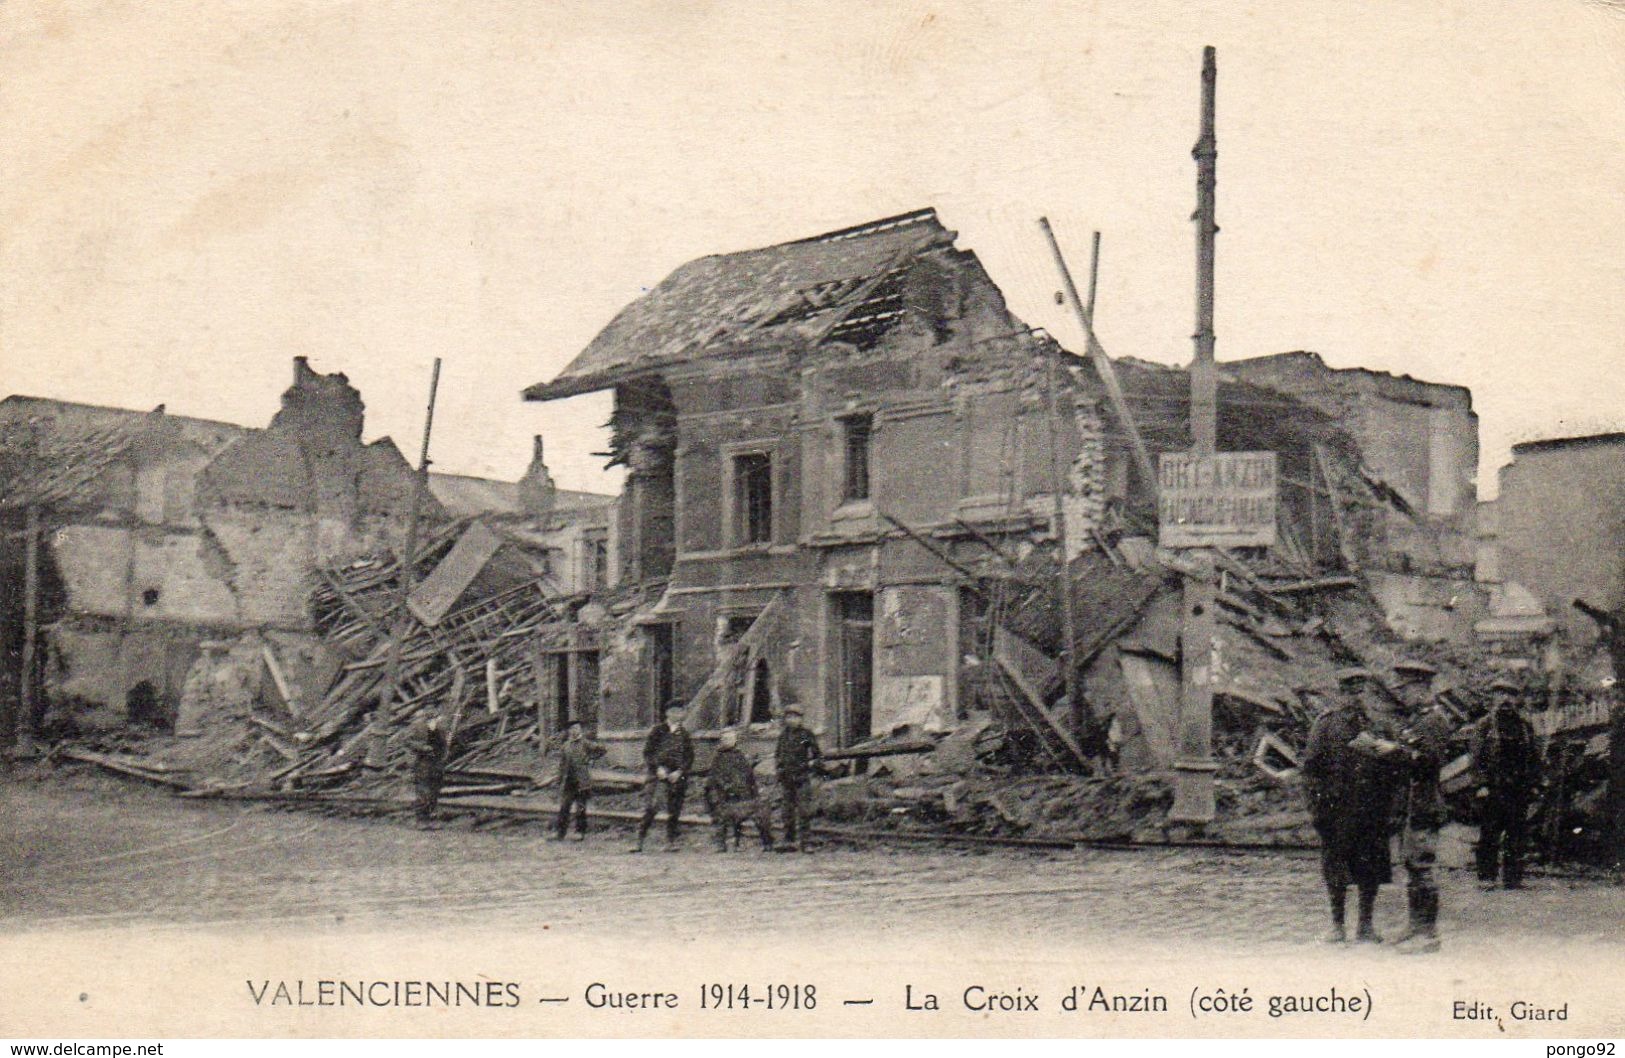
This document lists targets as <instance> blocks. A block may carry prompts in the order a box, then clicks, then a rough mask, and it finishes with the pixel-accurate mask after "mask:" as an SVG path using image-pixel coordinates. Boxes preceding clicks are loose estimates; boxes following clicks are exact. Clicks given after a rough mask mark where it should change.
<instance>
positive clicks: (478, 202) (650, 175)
mask: <svg viewBox="0 0 1625 1058" xmlns="http://www.w3.org/2000/svg"><path fill="white" fill-rule="evenodd" d="M1204 44H1214V45H1216V46H1217V47H1218V49H1219V97H1218V98H1219V223H1220V226H1221V228H1222V229H1223V230H1222V233H1221V235H1220V236H1219V263H1218V325H1217V329H1218V336H1219V342H1218V350H1219V357H1220V359H1221V361H1222V360H1224V359H1233V358H1239V357H1243V356H1253V355H1259V354H1263V353H1271V352H1281V351H1286V350H1291V349H1300V348H1307V349H1314V350H1317V351H1319V352H1321V353H1322V354H1323V355H1324V356H1325V357H1326V358H1327V360H1328V361H1330V362H1331V363H1332V364H1334V365H1337V366H1366V367H1371V368H1376V369H1381V370H1389V371H1394V372H1404V373H1409V374H1413V375H1415V376H1417V377H1421V378H1426V379H1430V380H1437V381H1448V382H1456V383H1461V384H1465V385H1468V386H1470V387H1471V388H1472V390H1473V393H1474V399H1475V405H1476V407H1477V409H1478V411H1479V414H1480V416H1481V426H1482V442H1483V449H1484V468H1485V469H1486V470H1487V471H1490V472H1491V473H1490V480H1486V479H1485V477H1484V476H1481V484H1482V485H1490V486H1492V485H1493V481H1492V476H1493V468H1494V467H1496V466H1497V465H1499V464H1500V463H1502V462H1504V461H1505V459H1506V457H1507V449H1508V447H1509V445H1510V444H1511V443H1512V442H1514V441H1518V440H1525V439H1530V438H1534V437H1542V436H1559V435H1563V434H1574V433H1589V432H1595V431H1600V430H1606V429H1622V428H1625V410H1622V407H1625V402H1622V400H1621V397H1622V395H1625V382H1622V381H1621V378H1622V372H1621V370H1620V364H1621V360H1622V356H1625V254H1622V252H1621V250H1622V247H1625V7H1622V6H1621V5H1620V4H1617V3H1604V2H1600V0H1593V2H1584V0H1531V2H1524V3H1519V2H1516V0H1508V2H1502V3H1494V4H1486V3H1482V2H1478V0H1455V2H1449V0H1417V2H1400V0H1388V2H1382V3H1375V4H1361V3H1344V4H1326V3H1320V2H1313V3H1279V4H1271V3H1231V4H1223V5H1220V4H1209V3H1186V2H1172V0H1170V2H1162V3H1159V2H1135V3H1124V4H1115V3H1108V2H1097V3H1054V4H1046V3H1037V2H1015V0H1011V2H1005V3H995V2H988V3H968V2H957V3H935V4H933V3H923V2H917V0H907V2H897V3H889V4H870V3H857V2H845V3H842V2H826V3H819V4H796V5H789V4H770V3H748V2H734V3H727V2H711V3H704V2H695V3H686V4H667V3H653V2H651V3H642V4H638V3H623V4H588V3H579V4H577V3H551V4H532V3H513V4H488V3H482V4H460V3H422V4H405V3H388V2H367V3H355V4H335V3H322V2H305V3H287V2H275V0H254V2H250V3H229V2H220V0H215V2H211V3H209V4H206V5H196V6H195V7H193V9H192V10H190V12H188V11H185V10H182V9H181V6H180V5H168V4H151V5H145V4H133V3H132V4H120V3H107V4H67V5H59V4H55V3H21V2H17V0H13V2H10V3H7V4H5V5H4V7H0V69H4V71H5V77H4V81H3V83H0V144H4V145H5V147H4V150H3V151H0V254H3V257H0V269H3V270H0V276H3V279H4V289H3V292H0V373H3V374H0V392H23V393H31V394H35V395H40V396H49V397H59V398H63V399H71V400H81V401H87V402H93V403H107V404H117V405H124V406H130V407H137V408H145V407H151V406H152V405H155V404H158V403H159V402H164V403H166V404H167V405H168V408H169V410H170V411H171V412H175V413H181V414H191V415H198V416H204V417H209V418H221V419H227V420H232V421H238V422H243V423H247V424H250V425H259V424H263V423H264V422H266V421H268V420H269V418H270V416H271V414H272V413H273V412H274V410H275V408H276V405H277V398H278V396H279V394H280V392H281V391H282V389H283V388H284V387H285V386H286V385H287V382H288V380H289V378H290V377H291V366H290V363H289V361H290V359H291V357H293V356H295V355H298V354H304V355H308V356H310V357H311V359H312V363H313V365H314V366H315V367H317V368H318V369H320V370H325V371H335V370H342V371H344V372H345V373H347V374H348V375H349V376H350V378H351V380H352V381H353V382H354V383H355V384H356V385H357V386H358V387H359V388H360V390H361V392H362V395H363V398H364V399H365V400H366V402H367V406H368V426H367V432H368V436H369V438H370V437H374V436H380V435H383V434H389V435H391V436H393V437H395V438H396V440H397V441H398V442H399V443H400V445H401V447H402V449H403V450H405V451H407V452H408V453H409V454H410V453H415V450H416V447H417V442H418V435H419V432H420V431H421V428H422V414H423V402H424V396H425V389H426V386H427V380H428V374H429V364H430V362H431V360H432V359H433V358H434V357H435V356H437V355H438V356H442V357H444V358H445V362H446V363H445V368H444V374H443V376H442V394H441V404H440V409H439V412H438V414H437V418H436V433H435V445H434V454H435V457H436V464H437V468H438V469H440V470H446V471H454V472H460V473H472V474H480V475H488V476H497V477H503V478H508V479H512V478H514V477H516V476H517V475H518V474H519V473H520V471H521V470H522V468H523V467H524V465H525V463H526V462H527V461H528V458H529V453H530V442H529V438H530V435H531V434H533V433H537V432H541V433H544V434H545V435H546V436H547V438H548V451H549V463H550V465H551V466H552V468H553V472H554V476H555V478H556V479H558V480H559V482H560V484H562V485H564V486H566V487H572V488H597V489H601V490H606V491H607V490H612V489H613V488H614V487H615V486H616V482H615V480H614V479H613V478H611V477H606V475H604V474H603V473H601V472H600V470H599V467H600V465H601V461H600V460H595V459H593V458H591V457H590V455H589V454H588V453H590V452H591V451H593V450H595V449H599V448H602V447H603V445H604V438H603V437H602V433H601V431H599V430H598V429H597V427H598V426H599V424H601V423H602V422H603V421H604V420H605V418H606V417H607V414H608V402H607V399H606V398H604V397H586V398H579V399H577V400H574V401H569V402H564V403H562V404H557V405H535V404H525V403H523V402H521V401H520V400H519V390H520V389H521V388H522V387H524V386H526V385H528V384H530V383H533V382H537V381H541V380H544V379H548V378H551V377H552V376H553V375H554V374H555V373H556V372H557V371H558V370H559V369H560V368H561V367H563V366H564V364H565V363H566V362H568V360H569V359H570V358H571V357H572V356H574V355H575V353H576V352H578V351H579V350H580V349H581V348H582V347H583V346H584V345H585V344H586V343H587V342H588V341H589V340H590V339H591V338H592V336H593V335H594V334H595V333H596V332H597V331H598V329H599V328H601V327H602V326H603V325H604V324H605V323H606V322H608V320H609V319H610V317H611V316H612V315H613V314H614V313H615V312H616V311H617V310H618V309H619V308H621V306H623V305H624V304H625V303H626V302H627V301H629V300H631V299H632V298H633V297H635V296H636V295H637V294H638V293H639V292H640V290H641V289H643V288H645V287H648V286H652V285H653V284H654V283H656V282H658V281H659V280H660V279H661V278H662V277H664V276H665V275H666V274H667V273H668V272H669V271H670V270H671V269H672V268H674V267H676V266H677V265H679V264H681V263H682V262H684V261H686V260H689V259H692V258H694V257H698V256H701V255H703V254H707V253H715V252H724V251H731V250H737V249H744V248H747V247H752V246H758V245H764V244H767V243H772V242H778V241H781V240H785V239H790V238H797V237H800V236H804V235H809V234H814V233H816V232H819V231H824V230H828V229H831V228H836V227H840V226H844V225H847V224H852V223H857V222H861V221H863V220H866V219H870V218H873V217H877V216H882V215H886V214H890V213H897V212H902V211H905V210H910V209H915V208H919V207H922V206H926V205H934V206H936V207H938V209H939V210H940V212H941V214H942V216H943V219H944V222H945V223H947V224H948V225H949V226H950V227H953V228H955V229H957V230H958V231H959V232H960V233H961V245H962V246H966V247H969V248H971V249H974V250H976V251H977V252H978V253H979V254H980V255H981V256H982V258H983V260H984V262H985V263H986V265H987V267H988V269H989V271H990V272H991V274H992V275H993V278H994V279H995V281H996V282H998V283H999V284H1000V285H1001V286H1002V287H1003V289H1004V290H1005V292H1006V295H1007V296H1008V298H1009V300H1010V303H1011V306H1012V308H1013V309H1014V310H1015V311H1016V313H1017V314H1018V315H1020V316H1022V317H1023V318H1024V319H1026V320H1027V321H1028V322H1030V323H1033V324H1035V325H1039V326H1045V327H1048V328H1050V329H1051V330H1052V331H1053V332H1054V333H1055V334H1056V335H1057V336H1058V337H1059V338H1061V339H1062V341H1064V342H1066V343H1067V344H1068V345H1070V346H1072V347H1074V348H1078V347H1079V346H1080V343H1079V341H1078V339H1077V334H1076V330H1075V327H1074V325H1073V324H1072V322H1071V320H1070V318H1069V317H1068V316H1066V315H1065V314H1064V313H1063V311H1062V310H1060V309H1059V308H1057V307H1056V306H1055V305H1054V303H1053V302H1052V300H1051V294H1052V292H1053V291H1054V289H1055V288H1056V286H1057V281H1056V278H1055V276H1054V274H1053V270H1052V266H1051V263H1050V260H1049V256H1048V252H1047V250H1046V248H1045V244H1044V242H1043V239H1042V237H1041V235H1040V233H1039V231H1038V228H1037V226H1036V224H1035V220H1036V218H1037V217H1038V216H1039V215H1040V214H1046V213H1047V214H1048V215H1049V216H1050V217H1051V219H1052V220H1053V221H1054V223H1055V225H1056V227H1057V229H1058V230H1059V231H1060V233H1061V236H1062V239H1063V241H1064V243H1065V244H1066V245H1067V247H1068V249H1069V253H1070V255H1071V257H1072V262H1073V266H1074V270H1077V271H1081V270H1082V269H1084V268H1085V267H1086V264H1087V249H1088V237H1089V232H1090V230H1091V229H1093V228H1097V227H1098V228H1100V229H1101V230H1102V231H1103V233H1104V236H1103V237H1104V253H1103V264H1102V276H1101V286H1100V307H1099V317H1098V329H1099V331H1100V334H1101V337H1102V339H1103V340H1104V341H1105V342H1106V344H1107V347H1108V349H1110V350H1111V351H1112V352H1113V353H1114V354H1116V355H1134V356H1140V357H1144V358H1147V359H1152V360H1160V361H1168V362H1182V361H1184V360H1187V359H1188V358H1189V356H1190V349H1191V342H1190V337H1189V336H1190V332H1191V330H1192V329H1193V322H1192V321H1193V308H1192V300H1193V296H1192V285H1193V259H1194V248H1193V247H1194V231H1193V227H1192V225H1191V223H1190V220H1189V217H1190V213H1191V211H1192V209H1193V208H1194V200H1195V168H1194V163H1193V162H1192V160H1191V158H1190V147H1191V145H1192V143H1193V142H1194V139H1195V136H1196V119H1197V102H1198V91H1199V82H1198V72H1199V68H1200V56H1201V47H1202V45H1204ZM1221 414H1222V409H1221ZM1485 491H1490V490H1489V489H1486V490H1485Z"/></svg>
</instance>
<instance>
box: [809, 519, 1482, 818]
mask: <svg viewBox="0 0 1625 1058" xmlns="http://www.w3.org/2000/svg"><path fill="white" fill-rule="evenodd" d="M1011 565H1012V568H1010V569H1007V570H1002V571H1000V572H999V574H998V575H997V576H991V577H989V578H987V579H986V580H984V581H983V582H982V584H981V585H980V592H981V594H982V595H983V597H984V598H985V600H986V605H985V607H984V608H983V612H982V614H981V617H982V623H981V625H980V626H979V627H977V628H974V629H972V630H970V631H969V632H968V633H967V645H968V646H969V647H970V650H971V652H970V653H968V654H967V657H966V659H965V662H966V666H965V668H964V670H963V671H964V672H965V674H966V675H967V677H968V678H966V679H965V680H964V681H963V683H962V688H963V690H964V692H965V693H966V697H967V698H968V700H969V701H968V705H969V714H968V716H969V719H966V720H963V721H961V724H960V726H959V728H958V729H957V730H956V731H955V732H953V733H952V734H950V735H949V736H948V737H947V738H943V739H941V740H940V741H937V740H936V739H935V738H932V737H931V736H929V735H927V734H926V733H924V732H913V731H901V732H890V733H887V734H886V735H885V736H884V737H882V738H879V739H876V740H873V741H871V742H869V743H865V744H862V745H860V746H856V747H853V748H852V749H851V750H849V751H847V752H844V753H837V754H832V755H831V756H832V762H833V763H834V764H835V765H836V766H837V767H838V768H840V769H841V770H844V771H847V772H848V773H849V774H846V775H844V776H842V777H840V778H837V779H835V780H833V781H831V782H830V783H828V784H826V786H825V790H824V801H825V810H826V812H827V813H828V815H829V816H830V817H831V818H832V819H838V820H845V821H852V822H862V823H864V824H866V825H872V826H873V825H878V826H886V827H892V828H895V829H898V830H909V829H925V828H939V829H940V828H947V829H950V830H953V831H956V832H963V833H974V834H982V835H989V836H1003V837H1018V836H1019V837H1045V838H1071V839H1087V840H1094V841H1134V842H1146V841H1161V840H1168V839H1171V838H1180V837H1187V836H1190V835H1188V834H1186V833H1185V832H1184V831H1182V830H1178V829H1170V828H1169V826H1168V825H1167V824H1166V822H1165V817H1166V815H1167V811H1168V808H1169V805H1170V804H1171V803H1172V796H1173V795H1172V789H1171V785H1170V781H1169V779H1168V778H1167V776H1168V773H1169V772H1168V769H1169V767H1170V765H1171V764H1172V763H1173V755H1174V745H1175V741H1176V738H1177V723H1178V721H1177V717H1178V715H1179V708H1180V661H1181V643H1180V618H1181V610H1182V607H1181V581H1182V577H1181V573H1182V571H1183V570H1182V566H1183V563H1182V560H1181V559H1180V558H1179V557H1178V556H1177V555H1172V554H1169V553H1167V552H1163V551H1159V550H1157V549H1156V548H1155V547H1154V546H1153V545H1152V544H1151V542H1150V540H1149V539H1148V538H1146V537H1141V536H1136V535H1134V534H1131V533H1127V532H1122V531H1117V532H1113V533H1112V534H1111V535H1110V536H1109V537H1108V536H1102V538H1101V539H1100V540H1099V541H1098V542H1097V546H1096V547H1094V548H1092V549H1090V550H1088V551H1085V552H1084V553H1083V554H1081V555H1079V557H1078V558H1077V559H1075V560H1074V561H1073V563H1072V564H1071V569H1070V573H1071V579H1072V582H1073V584H1074V585H1075V586H1076V588H1075V594H1074V599H1073V609H1074V612H1075V614H1076V615H1077V618H1076V622H1075V625H1076V628H1075V631H1076V639H1075V646H1074V656H1075V659H1076V663H1077V665H1078V666H1079V670H1080V679H1079V684H1080V686H1081V688H1082V693H1083V697H1084V698H1085V701H1086V704H1087V709H1086V711H1085V715H1086V717H1088V718H1089V723H1090V728H1091V730H1087V731H1085V732H1084V734H1083V736H1082V737H1081V738H1079V737H1077V736H1076V735H1075V734H1074V731H1075V728H1074V727H1073V726H1072V723H1071V716H1070V713H1071V710H1070V703H1068V702H1067V701H1066V699H1065V697H1064V688H1063V686H1062V684H1063V682H1064V681H1063V680H1062V674H1061V670H1060V662H1059V660H1058V658H1057V655H1059V653H1060V651H1061V647H1062V634H1061V627H1062V622H1061V620H1060V617H1059V614H1060V610H1061V603H1060V597H1059V596H1060V592H1059V587H1058V585H1059V583H1060V579H1059V578H1057V577H1055V576H1053V575H1051V576H1048V577H1046V576H1044V575H1043V574H1044V570H1045V568H1046V567H1047V568H1048V569H1049V570H1050V571H1053V570H1054V560H1053V557H1052V555H1051V554H1046V553H1044V552H1042V551H1037V552H1034V553H1032V554H1031V555H1030V556H1029V557H1028V558H1027V559H1025V560H1024V561H1022V562H1020V563H1013V564H1011ZM1218 587H1219V591H1218V602H1219V607H1220V613H1219V622H1218V626H1217V630H1216V635H1215V658H1214V661H1215V664H1214V672H1213V681H1214V705H1213V717H1214V720H1213V724H1214V726H1213V744H1214V754H1215V757H1216V759H1217V761H1218V764H1219V772H1218V776H1217V784H1216V798H1217V804H1218V818H1217V820H1216V821H1215V822H1214V823H1213V824H1212V825H1210V826H1208V827H1207V828H1205V830H1204V831H1203V832H1202V833H1201V835H1200V836H1201V837H1202V838H1203V839H1205V840H1219V841H1225V842H1230V843H1237V844H1261V845H1308V844H1313V843H1314V840H1315V839H1314V834H1313V830H1312V828H1311V827H1310V825H1309V819H1308V817H1307V815H1306V814H1305V812H1304V811H1303V807H1302V799H1301V795H1300V793H1299V790H1298V786H1297V783H1296V768H1297V763H1298V756H1299V753H1300V751H1301V749H1302V747H1303V745H1304V743H1305V741H1306V738H1307V734H1308V729H1309V725H1310V724H1311V723H1312V722H1313V719H1314V717H1315V716H1316V715H1317V714H1318V713H1319V712H1320V711H1321V710H1322V709H1324V708H1325V707H1326V706H1327V705H1329V704H1330V703H1331V701H1332V700H1333V696H1334V695H1335V694H1336V690H1337V688H1336V673H1337V671H1338V670H1339V669H1342V668H1346V667H1349V666H1362V667H1364V668H1366V669H1367V670H1368V671H1370V672H1371V674H1372V676H1373V681H1372V682H1373V685H1374V688H1375V690H1376V692H1377V693H1378V695H1379V697H1378V699H1377V700H1376V701H1373V702H1370V703H1368V704H1369V705H1370V706H1371V708H1372V709H1373V711H1374V712H1376V713H1377V714H1379V719H1382V718H1383V716H1382V714H1392V713H1393V712H1394V710H1395V709H1396V708H1397V706H1398V705H1399V703H1400V694H1401V691H1399V690H1398V689H1397V688H1396V685H1395V684H1396V677H1395V673H1394V666H1395V665H1396V664H1397V663H1399V662H1401V661H1405V660H1409V661H1418V660H1425V661H1426V662H1427V663H1428V664H1429V665H1431V666H1432V667H1433V668H1435V669H1436V670H1437V671H1438V675H1437V676H1436V677H1435V678H1434V680H1433V687H1432V693H1435V694H1437V695H1438V696H1439V697H1440V698H1441V699H1442V700H1443V701H1444V702H1445V705H1446V708H1447V709H1448V710H1449V711H1450V712H1451V713H1452V714H1453V715H1455V717H1456V719H1457V721H1458V723H1459V724H1460V725H1461V728H1462V730H1461V733H1460V736H1459V744H1458V746H1457V747H1456V748H1457V750H1458V753H1465V751H1466V739H1467V736H1468V726H1469V725H1470V723H1471V721H1472V720H1474V719H1475V718H1476V717H1477V716H1479V715H1481V714H1482V713H1483V711H1484V708H1485V702H1486V701H1487V699H1486V698H1485V697H1484V695H1483V692H1482V690H1481V689H1480V688H1479V687H1478V684H1479V683H1480V682H1485V683H1487V682H1488V681H1489V680H1490V679H1491V678H1493V676H1494V675H1495V673H1494V672H1493V670H1491V669H1489V668H1487V667H1486V666H1485V665H1483V664H1482V659H1481V658H1479V657H1478V656H1477V655H1476V654H1475V653H1473V652H1471V651H1468V650H1465V649H1463V648H1457V647H1452V646H1449V645H1443V644H1432V645H1427V646H1420V645H1418V644H1415V643H1410V642H1406V641H1403V640H1401V639H1400V638H1399V637H1398V636H1397V635H1395V634H1393V633H1392V632H1390V631H1389V630H1388V629H1387V627H1386V625H1385V624H1384V622H1383V620H1382V616H1381V611H1380V609H1379V607H1378V604H1377V603H1376V601H1375V600H1374V599H1373V598H1371V596H1370V595H1369V594H1368V593H1367V591H1366V589H1365V587H1364V585H1363V583H1362V581H1361V580H1360V579H1359V578H1357V577H1355V576H1351V575H1345V574H1334V575H1327V574H1325V573H1320V574H1318V575H1317V574H1315V572H1314V571H1313V570H1312V569H1310V568H1305V567H1301V566H1299V565H1297V564H1294V563H1290V562H1287V561H1284V560H1283V559H1282V558H1280V557H1277V556H1275V555H1273V554H1267V553H1262V552H1259V553H1251V554H1246V555H1243V554H1231V553H1225V552H1220V553H1219V585H1218ZM1387 719H1392V716H1391V715H1390V716H1389V717H1387ZM922 739H923V744H922ZM1457 774H1458V775H1460V774H1461V768H1460V765H1458V767H1457ZM1452 790H1453V792H1454V793H1455V794H1456V795H1457V806H1456V807H1457V810H1458V812H1457V814H1458V816H1460V817H1461V818H1464V819H1465V818H1470V808H1471V806H1470V804H1468V803H1467V802H1466V801H1465V800H1464V797H1465V795H1466V794H1467V791H1466V788H1465V783H1464V782H1463V781H1460V779H1458V781H1457V783H1456V784H1455V785H1454V786H1453V787H1452Z"/></svg>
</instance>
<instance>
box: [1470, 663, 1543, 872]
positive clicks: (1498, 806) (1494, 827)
mask: <svg viewBox="0 0 1625 1058" xmlns="http://www.w3.org/2000/svg"><path fill="white" fill-rule="evenodd" d="M1490 694H1491V698H1492V701H1493V703H1494V704H1493V705H1491V707H1490V712H1489V715H1487V716H1485V717H1484V719H1483V720H1481V721H1479V725H1478V730H1477V731H1475V732H1474V734H1473V742H1472V761H1473V772H1474V774H1475V775H1477V777H1478V794H1477V798H1476V802H1477V805H1478V847H1477V849H1476V850H1475V851H1476V853H1477V855H1476V859H1477V867H1478V881H1479V883H1480V884H1481V885H1483V886H1484V887H1485V888H1494V887H1495V879H1496V874H1497V868H1499V873H1500V877H1501V884H1502V885H1503V886H1504V887H1506V888H1507V889H1519V888H1522V886H1523V845H1524V822H1525V819H1526V817H1527V816H1528V814H1529V802H1530V799H1531V798H1532V796H1533V794H1534V789H1535V784H1536V782H1537V781H1538V779H1539V776H1540V762H1539V758H1538V756H1537V753H1538V751H1537V748H1536V745H1535V732H1534V728H1532V727H1531V726H1530V724H1529V721H1528V720H1527V719H1525V718H1524V716H1523V714H1522V713H1521V712H1519V710H1518V699H1519V697H1520V694H1521V691H1520V688H1519V687H1518V684H1517V682H1516V681H1515V680H1513V679H1512V678H1511V677H1510V676H1501V677H1498V678H1497V679H1496V680H1495V682H1494V683H1492V684H1490Z"/></svg>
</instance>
